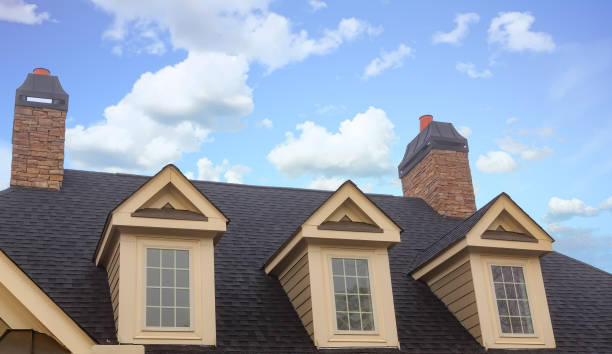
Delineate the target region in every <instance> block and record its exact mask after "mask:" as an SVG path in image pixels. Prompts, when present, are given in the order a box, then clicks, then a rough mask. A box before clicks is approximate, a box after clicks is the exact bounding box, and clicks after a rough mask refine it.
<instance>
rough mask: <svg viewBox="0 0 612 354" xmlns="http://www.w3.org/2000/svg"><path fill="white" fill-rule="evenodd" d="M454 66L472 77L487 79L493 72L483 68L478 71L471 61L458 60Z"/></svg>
mask: <svg viewBox="0 0 612 354" xmlns="http://www.w3.org/2000/svg"><path fill="white" fill-rule="evenodd" d="M455 68H456V69H457V70H458V71H459V72H462V73H464V74H467V76H469V77H471V78H472V79H488V78H490V77H491V76H493V73H492V72H491V70H489V69H484V70H482V71H478V70H477V69H476V65H474V64H472V63H463V62H458V63H457V65H456V66H455Z"/></svg>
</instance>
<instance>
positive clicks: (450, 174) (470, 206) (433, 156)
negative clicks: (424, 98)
mask: <svg viewBox="0 0 612 354" xmlns="http://www.w3.org/2000/svg"><path fill="white" fill-rule="evenodd" d="M419 121H420V122H419V124H420V129H421V131H420V132H419V135H417V136H416V137H415V138H414V139H413V140H412V141H411V142H410V144H408V146H407V147H406V153H405V154H404V159H403V160H402V162H401V163H400V164H399V166H398V172H399V178H400V179H401V181H402V191H403V193H404V196H405V197H418V198H421V199H423V200H425V201H426V202H427V203H428V204H429V205H430V206H431V207H432V208H434V209H435V210H436V211H437V212H438V213H440V214H442V215H446V216H454V217H460V218H466V217H468V216H470V215H472V214H473V213H474V212H475V211H476V203H475V200H474V187H473V186H472V175H471V172H470V163H469V161H468V143H467V139H466V138H464V137H463V136H461V134H459V132H457V130H455V127H453V125H452V124H451V123H442V122H436V121H434V120H433V117H432V116H431V115H424V116H422V117H421V118H419Z"/></svg>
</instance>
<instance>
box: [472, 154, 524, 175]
mask: <svg viewBox="0 0 612 354" xmlns="http://www.w3.org/2000/svg"><path fill="white" fill-rule="evenodd" d="M476 167H477V168H478V169H479V170H480V171H482V172H485V173H505V172H510V171H513V170H516V169H517V168H518V167H519V164H518V163H517V162H516V161H514V158H512V156H511V155H510V154H508V153H507V152H505V151H489V152H487V154H486V155H480V156H478V160H476Z"/></svg>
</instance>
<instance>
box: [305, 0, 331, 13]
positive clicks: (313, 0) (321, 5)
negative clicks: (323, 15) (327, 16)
mask: <svg viewBox="0 0 612 354" xmlns="http://www.w3.org/2000/svg"><path fill="white" fill-rule="evenodd" d="M308 5H310V7H311V8H312V11H319V10H322V9H325V8H327V4H326V3H325V2H324V1H320V0H309V1H308Z"/></svg>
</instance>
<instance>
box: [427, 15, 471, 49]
mask: <svg viewBox="0 0 612 354" xmlns="http://www.w3.org/2000/svg"><path fill="white" fill-rule="evenodd" d="M478 21H480V16H478V14H476V13H473V12H469V13H463V14H457V16H455V23H456V24H457V26H456V27H455V28H454V29H453V30H452V31H450V32H446V33H444V32H436V33H435V34H434V35H433V39H432V41H433V43H434V44H438V43H449V44H454V45H459V44H461V41H462V40H463V39H464V38H465V37H466V36H467V35H468V33H469V31H470V29H469V26H470V24H472V23H476V22H478Z"/></svg>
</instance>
